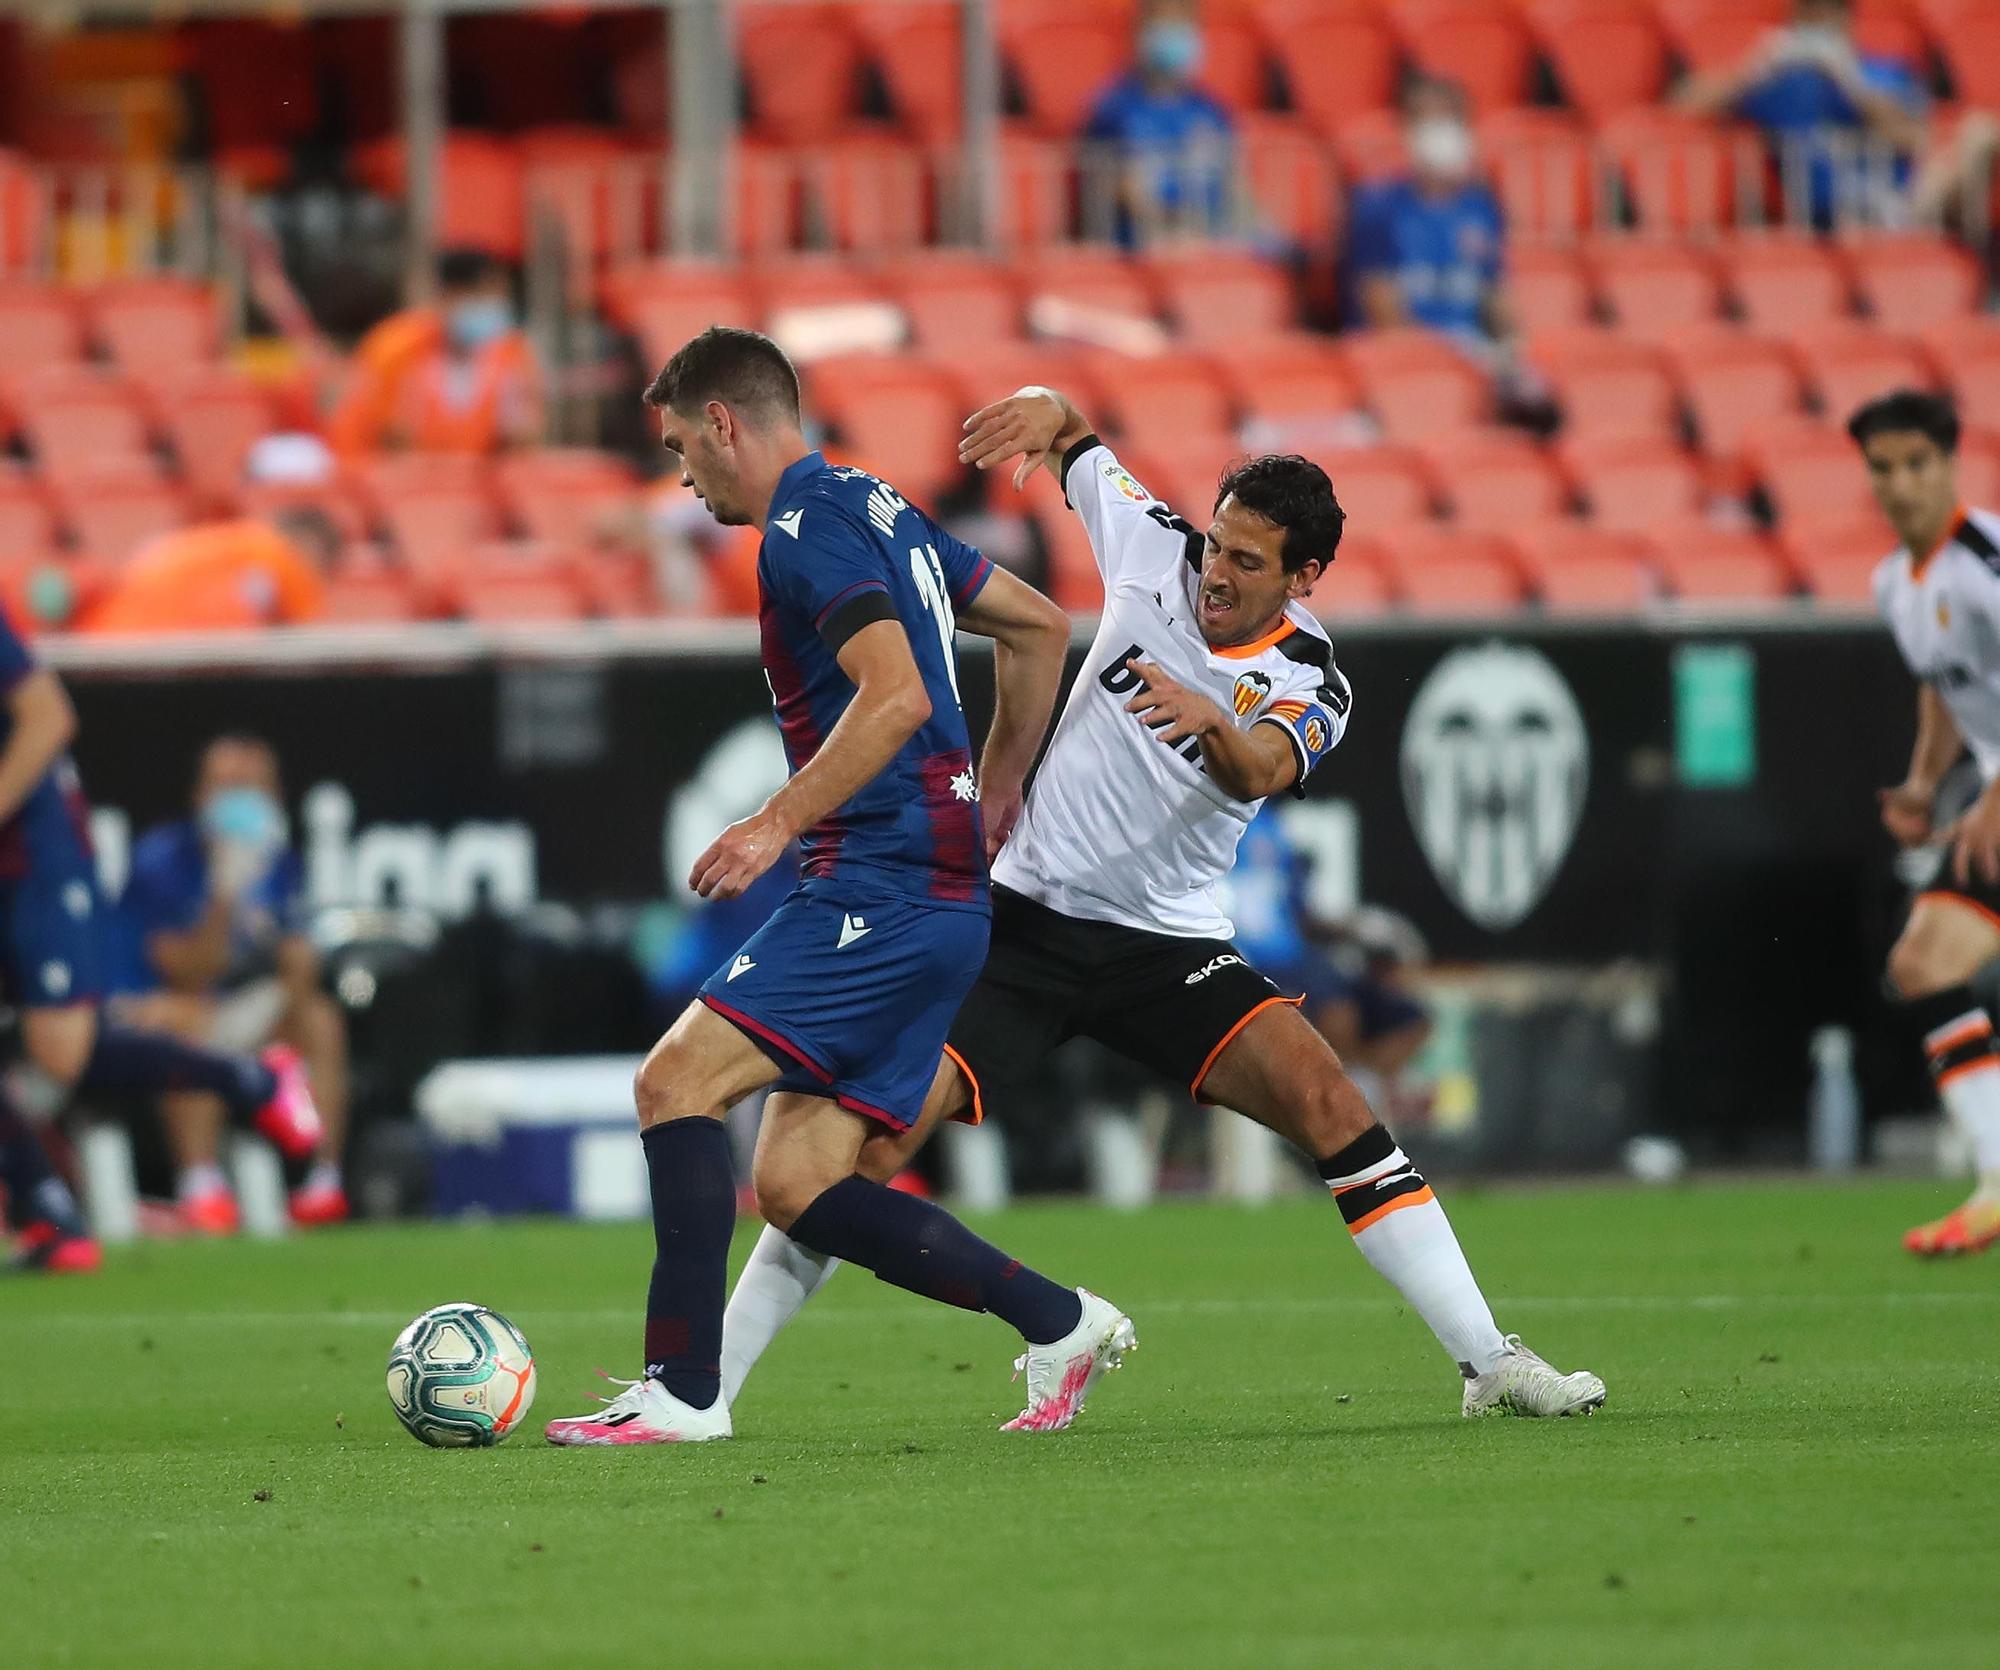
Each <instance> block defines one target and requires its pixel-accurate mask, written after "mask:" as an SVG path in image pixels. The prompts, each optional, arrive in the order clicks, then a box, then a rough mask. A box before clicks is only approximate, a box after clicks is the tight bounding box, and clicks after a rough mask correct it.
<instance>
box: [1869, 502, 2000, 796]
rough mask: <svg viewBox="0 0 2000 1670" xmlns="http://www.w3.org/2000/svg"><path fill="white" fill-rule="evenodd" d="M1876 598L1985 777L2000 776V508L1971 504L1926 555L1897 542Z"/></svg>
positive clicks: (1879, 573) (1878, 577) (1879, 575)
mask: <svg viewBox="0 0 2000 1670" xmlns="http://www.w3.org/2000/svg"><path fill="white" fill-rule="evenodd" d="M1875 606H1876V608H1878V609H1880V610H1881V612H1882V617H1883V619H1885V620H1886V621H1887V622H1888V623H1889V630H1890V631H1891V632H1892V633H1893V634H1894V635H1895V639H1896V647H1897V648H1898V649H1900V650H1901V651H1902V652H1903V659H1904V660H1905V661H1907V662H1908V663H1909V665H1910V671H1911V672H1913V673H1915V674H1916V675H1917V677H1918V678H1919V679H1921V680H1922V681H1923V682H1924V683H1926V684H1928V685H1929V686H1930V687H1931V688H1932V689H1933V690H1935V691H1936V692H1937V693H1938V695H1939V696H1940V697H1941V698H1942V699H1943V701H1944V705H1945V707H1946V708H1947V709H1948V710H1949V712H1950V714H1951V717H1952V722H1953V723H1954V724H1956V725H1957V726H1958V734H1959V735H1960V736H1962V737H1963V738H1964V739H1965V745H1966V746H1967V747H1968V748H1970V749H1971V750H1972V757H1973V758H1974V759H1975V760H1977V761H1978V762H1979V773H1980V775H1981V776H1982V777H1984V778H1985V779H1986V780H1987V781H1989V782H1990V781H1992V780H1993V778H1995V777H1996V776H2000V516H1994V515H1993V514H1991V513H1990V512H1988V511H1984V510H1969V511H1963V512H1961V513H1960V514H1959V517H1958V520H1957V522H1956V523H1955V525H1954V526H1953V528H1952V531H1951V533H1950V534H1949V535H1947V536H1946V538H1945V542H1944V544H1942V545H1941V546H1939V547H1938V549H1937V550H1935V551H1933V552H1932V553H1931V554H1930V555H1929V556H1927V557H1925V558H1924V559H1923V560H1922V561H1918V560H1916V559H1915V558H1914V557H1912V556H1911V554H1910V552H1909V550H1908V549H1907V548H1903V547H1899V548H1898V549H1897V550H1896V551H1895V552H1894V554H1893V555H1890V556H1888V557H1885V558H1883V560H1882V563H1881V566H1879V567H1878V568H1877V569H1876V570H1875Z"/></svg>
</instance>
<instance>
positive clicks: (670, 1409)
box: [542, 1369, 731, 1444]
mask: <svg viewBox="0 0 2000 1670" xmlns="http://www.w3.org/2000/svg"><path fill="white" fill-rule="evenodd" d="M598 1372H599V1373H600V1374H602V1373H603V1370H601V1369H600V1370H599V1371H598ZM604 1378H605V1379H607V1380H610V1381H611V1383H612V1385H614V1386H623V1387H624V1388H625V1390H624V1391H622V1392H620V1393H619V1394H618V1395H617V1396H616V1397H607V1398H599V1399H598V1402H600V1403H602V1404H603V1405H604V1407H603V1408H602V1409H601V1410H599V1411H598V1412H597V1413H596V1414H595V1415H568V1416H565V1417H563V1418H562V1419H561V1420H555V1421H551V1422H549V1424H548V1426H547V1428H546V1429H545V1430H544V1432H543V1434H542V1436H543V1437H545V1438H547V1439H548V1441H549V1442H550V1443H551V1444H705V1443H707V1442H708V1441H709V1440H710V1439H713V1438H728V1437H730V1436H731V1432H730V1426H729V1404H728V1402H727V1400H725V1399H723V1398H721V1397H718V1398H717V1399H716V1400H715V1402H714V1403H712V1404H711V1405H710V1406H709V1407H708V1408H706V1409H696V1408H694V1407H693V1406H692V1405H691V1404H686V1403H683V1402H681V1400H680V1399H679V1398H677V1397H675V1396H674V1394H673V1393H672V1392H670V1391H668V1390H667V1389H666V1387H664V1386H662V1385H661V1384H660V1383H659V1381H657V1380H618V1379H614V1378H613V1377H612V1376H611V1375H608V1374H606V1375H605V1376H604Z"/></svg>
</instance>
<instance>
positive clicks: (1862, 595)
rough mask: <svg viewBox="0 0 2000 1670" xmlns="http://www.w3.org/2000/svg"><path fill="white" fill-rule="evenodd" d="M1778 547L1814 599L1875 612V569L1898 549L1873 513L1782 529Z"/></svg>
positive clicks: (1871, 511) (1891, 534)
mask: <svg viewBox="0 0 2000 1670" xmlns="http://www.w3.org/2000/svg"><path fill="white" fill-rule="evenodd" d="M1778 544H1779V547H1780V549H1782V550H1783V552H1784V553H1785V556H1786V559H1787V560H1788V561H1789V562H1790V563H1791V566H1792V569H1793V571H1794V572H1795V573H1796V574H1798V576H1799V577H1800V579H1801V580H1803V581H1804V583H1805V587H1806V590H1808V591H1809V592H1811V593H1812V594H1813V596H1815V597H1817V598H1819V599H1820V600H1821V601H1822V602H1826V603H1851V604H1860V605H1864V606H1868V607H1871V608H1872V606H1873V604H1874V601H1875V586H1874V581H1875V570H1876V569H1877V568H1878V567H1880V566H1881V563H1882V559H1883V558H1884V557H1886V556H1887V555H1888V554H1889V553H1890V552H1891V551H1893V550H1894V549H1895V548H1896V536H1895V535H1894V534H1893V533H1891V532H1890V531H1889V528H1888V526H1887V524H1886V523H1884V522H1883V520H1882V518H1881V516H1880V515H1879V514H1878V513H1876V512H1875V511H1874V510H1872V509H1870V510H1866V511H1857V512H1855V513H1854V514H1852V515H1851V516H1848V517H1846V518H1844V519H1842V520H1837V521H1822V522H1818V523H1807V524H1803V525H1801V526H1798V527H1781V528H1780V529H1779V530H1778Z"/></svg>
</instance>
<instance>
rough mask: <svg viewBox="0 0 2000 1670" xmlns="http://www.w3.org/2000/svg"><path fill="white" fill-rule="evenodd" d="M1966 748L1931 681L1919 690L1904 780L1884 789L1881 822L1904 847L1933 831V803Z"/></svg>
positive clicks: (1924, 838) (1923, 839)
mask: <svg viewBox="0 0 2000 1670" xmlns="http://www.w3.org/2000/svg"><path fill="white" fill-rule="evenodd" d="M1964 747H1965V743H1964V741H1963V740H1962V739H1961V738H1960V736H1959V734H1958V726H1957V725H1956V724H1955V723H1954V722H1953V720H1952V717H1951V710H1950V709H1949V708H1947V707H1946V706H1945V705H1944V698H1943V697H1942V696H1940V695H1939V694H1938V693H1937V692H1936V691H1935V690H1933V689H1932V688H1931V687H1930V686H1929V685H1928V684H1926V685H1922V686H1920V687H1919V688H1918V690H1917V741H1916V746H1915V747H1913V748H1912V749H1911V750H1910V769H1909V773H1908V775H1907V776H1905V777H1904V779H1903V780H1902V782H1900V783H1898V784H1897V785H1896V786H1895V787H1894V788H1893V789H1884V790H1883V791H1882V796H1881V799H1882V822H1883V824H1884V825H1886V826H1887V828H1888V831H1889V833H1890V834H1891V835H1893V836H1895V838H1896V839H1897V840H1898V841H1900V842H1902V844H1903V845H1904V846H1915V845H1917V844H1918V843H1919V842H1921V841H1926V840H1928V839H1929V838H1930V834H1931V802H1932V801H1934V800H1935V799H1936V798H1937V791H1938V784H1939V783H1941V782H1942V781H1943V780H1944V774H1945V773H1946V772H1947V771H1949V770H1950V769H1951V768H1952V764H1953V762H1955V761H1956V760H1957V758H1958V756H1959V754H1960V753H1961V752H1962V751H1963V749H1964Z"/></svg>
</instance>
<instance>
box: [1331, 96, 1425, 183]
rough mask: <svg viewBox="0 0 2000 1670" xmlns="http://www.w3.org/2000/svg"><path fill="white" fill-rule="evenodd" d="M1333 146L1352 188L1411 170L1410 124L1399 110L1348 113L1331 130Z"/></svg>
mask: <svg viewBox="0 0 2000 1670" xmlns="http://www.w3.org/2000/svg"><path fill="white" fill-rule="evenodd" d="M1333 146H1334V150H1335V151H1336V152H1337V153H1338V154H1339V157H1340V166H1341V168H1342V170H1343V171H1344V172H1345V173H1346V174H1347V176H1348V178H1349V179H1350V180H1351V181H1352V182H1353V183H1354V184H1355V185H1364V184H1368V183H1371V182H1373V181H1377V180H1385V179H1388V178H1390V177H1391V176H1392V175H1397V174H1407V173H1408V172H1409V171H1410V146H1409V124H1408V122H1407V121H1405V119H1404V117H1403V113H1402V112H1401V111H1400V110H1395V109H1381V110H1365V109H1364V110H1355V111H1351V112H1349V113H1348V114H1347V115H1346V116H1344V117H1342V118H1341V121H1340V125H1339V126H1338V127H1337V128H1336V129H1335V130H1334V133H1333Z"/></svg>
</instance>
